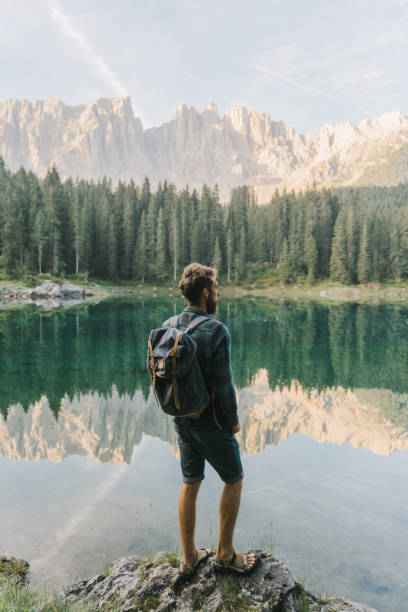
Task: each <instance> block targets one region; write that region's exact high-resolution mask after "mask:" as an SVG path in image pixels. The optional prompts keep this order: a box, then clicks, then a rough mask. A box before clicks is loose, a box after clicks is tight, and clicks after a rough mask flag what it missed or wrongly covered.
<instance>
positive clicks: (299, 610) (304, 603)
mask: <svg viewBox="0 0 408 612" xmlns="http://www.w3.org/2000/svg"><path fill="white" fill-rule="evenodd" d="M295 610H296V612H310V610H311V608H310V600H309V597H308V595H307V591H306V589H305V587H304V586H303V584H301V583H299V582H298V583H297V592H296V595H295Z"/></svg>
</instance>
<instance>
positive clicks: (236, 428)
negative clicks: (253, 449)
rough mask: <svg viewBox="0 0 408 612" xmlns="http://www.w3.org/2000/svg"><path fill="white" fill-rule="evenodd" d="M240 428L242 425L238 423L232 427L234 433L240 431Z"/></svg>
mask: <svg viewBox="0 0 408 612" xmlns="http://www.w3.org/2000/svg"><path fill="white" fill-rule="evenodd" d="M240 429H241V425H240V424H239V423H238V425H235V427H233V428H232V433H233V434H236V433H238V432H239V430H240Z"/></svg>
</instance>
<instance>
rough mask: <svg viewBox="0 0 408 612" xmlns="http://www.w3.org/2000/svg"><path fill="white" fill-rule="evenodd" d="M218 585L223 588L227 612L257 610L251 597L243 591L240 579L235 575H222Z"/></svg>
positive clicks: (250, 611)
mask: <svg viewBox="0 0 408 612" xmlns="http://www.w3.org/2000/svg"><path fill="white" fill-rule="evenodd" d="M218 586H219V587H220V589H221V592H222V595H223V599H224V605H225V610H226V611H227V612H252V611H255V610H256V608H255V607H254V606H253V604H252V602H251V598H250V597H249V596H248V595H245V594H244V593H242V589H241V585H240V583H239V581H238V580H237V579H236V578H234V577H233V576H222V577H220V578H219V579H218Z"/></svg>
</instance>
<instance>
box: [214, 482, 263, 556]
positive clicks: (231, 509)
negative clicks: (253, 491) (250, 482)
mask: <svg viewBox="0 0 408 612" xmlns="http://www.w3.org/2000/svg"><path fill="white" fill-rule="evenodd" d="M242 483H243V479H242V478H241V480H238V482H234V483H233V484H225V485H224V490H223V492H222V495H221V501H220V537H219V541H218V549H217V557H219V558H220V559H222V560H223V561H229V560H230V559H231V558H232V556H233V554H234V547H233V538H234V529H235V523H236V522H237V517H238V512H239V506H240V504H241V492H242ZM237 561H238V562H240V563H242V553H237ZM254 561H255V555H254V554H249V555H248V565H249V567H251V565H253V563H254Z"/></svg>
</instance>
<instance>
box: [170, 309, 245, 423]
mask: <svg viewBox="0 0 408 612" xmlns="http://www.w3.org/2000/svg"><path fill="white" fill-rule="evenodd" d="M203 314H207V313H205V312H204V311H203V310H201V309H200V308H195V307H194V306H187V308H185V309H184V310H183V312H182V313H181V315H180V320H179V329H180V330H182V331H184V330H186V329H187V327H188V326H189V324H190V323H191V321H192V320H193V319H194V318H195V317H197V316H198V315H203ZM175 324H176V317H171V318H170V319H167V320H166V321H165V322H164V323H163V327H170V326H171V325H175ZM191 337H192V338H194V340H195V341H196V343H197V358H198V362H199V364H200V368H201V372H202V374H203V377H204V380H205V383H206V385H207V389H208V392H209V394H210V395H213V396H214V400H215V403H214V406H215V415H216V418H217V421H219V423H220V425H221V426H222V427H223V428H224V429H225V430H226V431H229V432H230V431H232V429H233V428H234V427H236V426H237V425H238V414H237V397H236V393H235V387H234V383H233V381H232V369H231V339H230V334H229V331H228V327H226V325H224V324H223V323H221V321H217V320H216V319H214V318H212V317H209V319H208V321H204V323H201V325H199V326H198V327H197V329H194V330H193V331H192V332H191Z"/></svg>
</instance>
